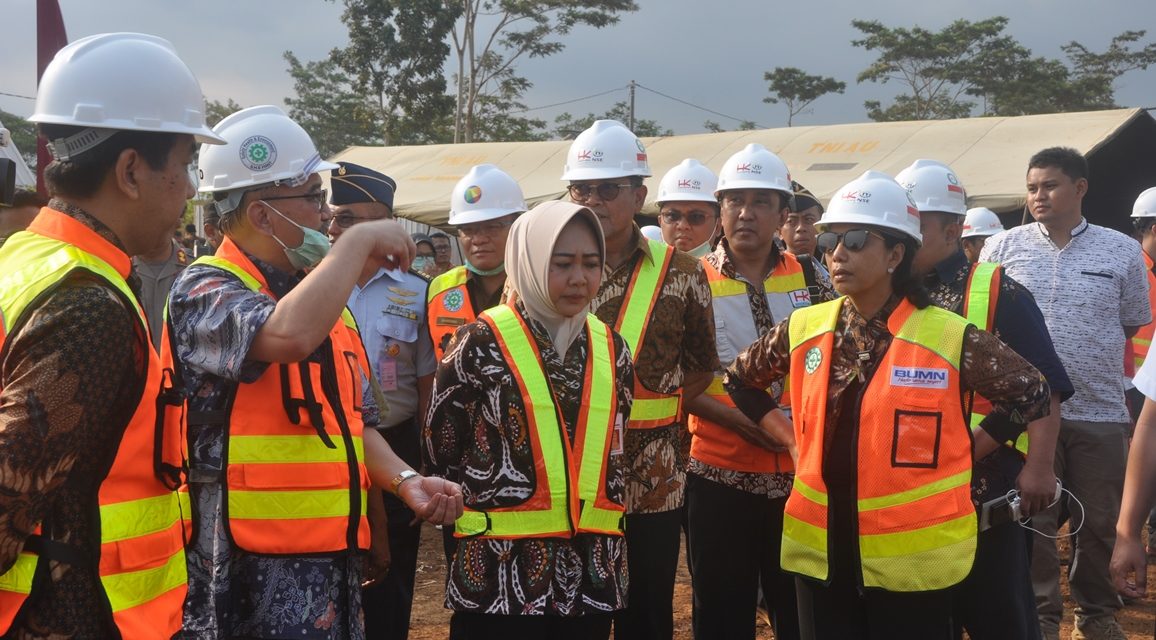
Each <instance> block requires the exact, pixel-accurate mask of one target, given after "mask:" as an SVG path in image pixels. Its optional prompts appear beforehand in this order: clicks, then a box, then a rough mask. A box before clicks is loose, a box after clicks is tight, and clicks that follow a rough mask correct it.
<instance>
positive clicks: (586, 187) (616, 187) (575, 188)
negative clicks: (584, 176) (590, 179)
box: [567, 182, 634, 202]
mask: <svg viewBox="0 0 1156 640" xmlns="http://www.w3.org/2000/svg"><path fill="white" fill-rule="evenodd" d="M623 187H628V188H634V185H632V184H630V183H629V182H600V183H598V184H572V185H570V186H569V187H567V189H568V190H569V191H570V197H571V198H573V199H575V200H580V201H583V202H585V201H586V200H589V199H590V194H592V193H597V194H598V199H599V200H602V201H603V202H610V201H611V200H613V199H615V198H617V197H618V194H619V193H621V192H622V188H623Z"/></svg>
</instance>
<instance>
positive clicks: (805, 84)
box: [763, 67, 847, 127]
mask: <svg viewBox="0 0 1156 640" xmlns="http://www.w3.org/2000/svg"><path fill="white" fill-rule="evenodd" d="M763 79H764V80H766V81H768V82H770V87H769V89H768V90H769V91H770V93H771V95H769V96H767V97H766V98H763V102H765V103H767V104H778V103H779V102H783V103H784V104H786V105H787V126H788V127H789V126H791V124H792V122H793V121H794V118H795V116H797V115H799V114H800V113H802V112H803V110H804V109H806V108H807V107H808V106H809V105H810V104H811V103H812V102H814V101H815V100H817V99H819V98H821V97H822V96H825V95H827V94H828V93H843V90H844V89H846V88H847V83H845V82H839V81H838V80H836V79H834V78H828V77H825V76H812V75H808V74H807V73H806V72H805V71H803V70H802V69H798V68H796V67H775V69H774V71H768V72H766V73H764V74H763Z"/></svg>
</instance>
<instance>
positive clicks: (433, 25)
mask: <svg viewBox="0 0 1156 640" xmlns="http://www.w3.org/2000/svg"><path fill="white" fill-rule="evenodd" d="M331 1H332V0H331ZM344 4H345V11H343V12H342V14H341V21H342V22H343V23H345V26H346V28H347V29H348V31H349V45H348V46H346V47H344V48H340V49H334V50H333V51H332V52H331V53H330V61H332V62H333V63H334V64H336V65H337V66H338V67H340V68H341V69H342V70H344V71H345V73H346V74H348V76H349V79H350V84H351V85H352V88H353V90H354V91H355V92H357V93H360V94H362V95H364V96H367V97H368V98H369V104H371V105H372V106H373V108H374V110H375V111H376V114H375V121H376V122H377V123H378V124H379V126H380V136H381V142H382V143H383V144H387V145H392V144H425V143H434V142H446V141H448V139H449V137H450V129H449V124H450V122H451V119H452V117H453V98H452V97H451V96H449V95H447V94H446V79H445V74H444V73H443V65H444V64H445V61H446V58H447V57H448V56H449V52H450V48H449V45H448V44H447V43H446V40H447V39H448V38H449V35H450V31H451V30H452V29H453V26H454V22H455V21H456V20H457V19H458V17H459V16H460V15H461V12H462V7H461V6H460V5H459V4H458V3H457V2H448V3H447V2H444V1H443V0H404V1H402V0H344Z"/></svg>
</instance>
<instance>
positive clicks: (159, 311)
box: [132, 240, 191, 350]
mask: <svg viewBox="0 0 1156 640" xmlns="http://www.w3.org/2000/svg"><path fill="white" fill-rule="evenodd" d="M171 249H172V252H171V253H170V254H169V257H168V258H166V259H165V260H163V261H161V262H145V261H144V260H143V259H142V258H141V257H140V256H134V257H133V259H132V267H133V272H134V273H136V275H137V277H138V278H140V304H141V308H142V309H144V312H145V317H146V318H148V321H149V334H150V337H151V338H152V341H153V346H154V347H156V348H157V349H158V350H159V349H160V348H161V328H162V327H163V326H164V318H165V305H166V304H168V301H169V291H170V290H171V289H172V288H173V283H174V282H176V280H177V274H179V273H180V272H181V270H182V269H184V268H185V267H186V266H188V264H189V262H191V260H189V254H188V252H187V251H185V248H184V247H182V246H181V244H180V243H179V242H177V241H176V240H173V241H172V242H171Z"/></svg>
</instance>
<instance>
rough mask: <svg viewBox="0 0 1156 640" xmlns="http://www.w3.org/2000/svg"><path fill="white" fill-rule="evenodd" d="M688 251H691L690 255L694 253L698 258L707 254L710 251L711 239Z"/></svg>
mask: <svg viewBox="0 0 1156 640" xmlns="http://www.w3.org/2000/svg"><path fill="white" fill-rule="evenodd" d="M687 253H689V254H690V255H692V256H694V257H696V258H701V257H703V256H705V255H707V254H708V253H710V240H707V241H706V242H704V243H702V244H700V245H698V246H697V247H695V248H693V249H691V250H690V251H687Z"/></svg>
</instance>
